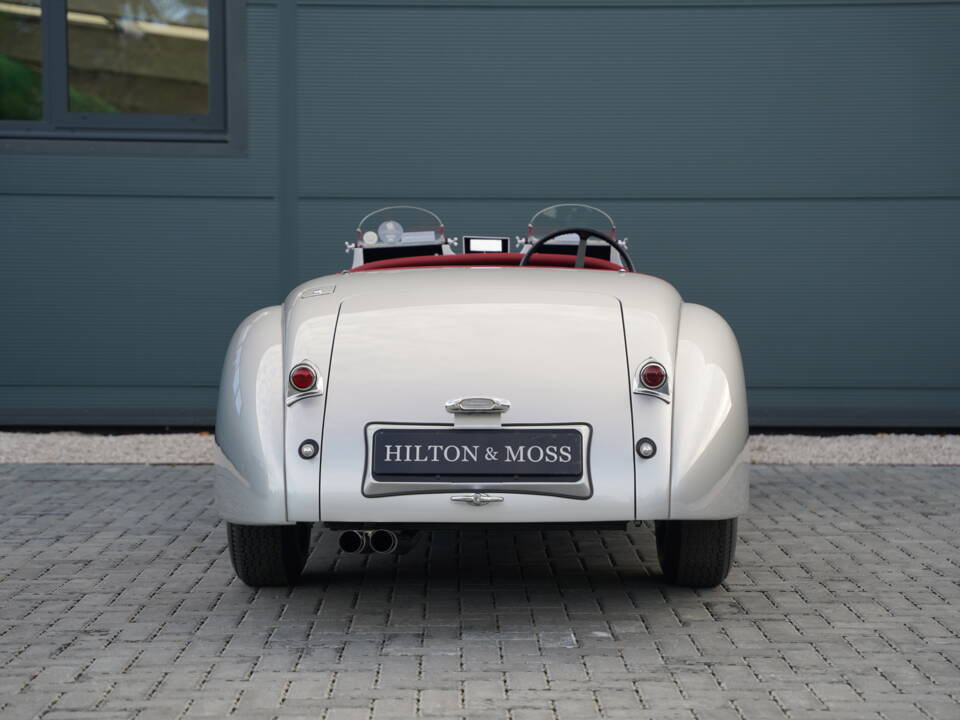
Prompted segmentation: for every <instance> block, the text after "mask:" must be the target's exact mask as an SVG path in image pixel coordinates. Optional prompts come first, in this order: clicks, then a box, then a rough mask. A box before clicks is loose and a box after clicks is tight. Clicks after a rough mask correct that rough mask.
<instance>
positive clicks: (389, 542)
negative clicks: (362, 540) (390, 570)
mask: <svg viewBox="0 0 960 720" xmlns="http://www.w3.org/2000/svg"><path fill="white" fill-rule="evenodd" d="M399 547H400V539H399V538H398V537H397V534H396V533H395V532H394V531H393V530H384V529H382V528H381V529H379V530H372V531H371V532H370V549H371V550H373V551H374V552H378V553H392V552H396V551H397V548H399Z"/></svg>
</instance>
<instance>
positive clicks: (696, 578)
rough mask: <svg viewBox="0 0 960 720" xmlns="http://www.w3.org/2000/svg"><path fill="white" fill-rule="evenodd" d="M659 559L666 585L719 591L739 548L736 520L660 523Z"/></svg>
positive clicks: (671, 521)
mask: <svg viewBox="0 0 960 720" xmlns="http://www.w3.org/2000/svg"><path fill="white" fill-rule="evenodd" d="M655 528H656V535H657V556H658V557H659V558H660V567H661V568H662V569H663V575H664V577H665V578H666V579H667V581H669V582H671V583H673V584H675V585H684V586H686V587H704V588H712V587H716V586H717V585H719V584H720V583H722V582H723V581H724V579H725V578H726V577H727V573H729V572H730V565H731V563H732V562H733V554H734V552H735V550H736V548H737V518H730V519H729V520H657V521H656V523H655Z"/></svg>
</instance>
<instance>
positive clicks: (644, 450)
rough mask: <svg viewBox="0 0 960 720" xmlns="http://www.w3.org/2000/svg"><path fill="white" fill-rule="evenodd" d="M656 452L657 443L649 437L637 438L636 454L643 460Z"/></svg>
mask: <svg viewBox="0 0 960 720" xmlns="http://www.w3.org/2000/svg"><path fill="white" fill-rule="evenodd" d="M656 454H657V444H656V443H655V442H654V441H653V440H651V439H650V438H640V439H639V440H637V455H639V456H640V457H642V458H643V459H644V460H649V459H650V458H652V457H653V456H654V455H656Z"/></svg>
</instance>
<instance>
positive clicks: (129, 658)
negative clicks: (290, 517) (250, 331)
mask: <svg viewBox="0 0 960 720" xmlns="http://www.w3.org/2000/svg"><path fill="white" fill-rule="evenodd" d="M958 527H960V469H958V468H955V467H939V468H933V467H927V468H923V467H917V468H883V467H875V468H862V467H843V466H829V467H811V466H804V467H785V466H777V467H755V468H754V485H753V494H752V509H751V513H750V514H749V515H748V516H747V517H745V518H744V519H743V520H742V521H741V523H740V544H739V548H738V553H737V561H736V563H735V565H734V567H733V570H732V571H731V573H730V576H729V578H728V579H727V582H726V583H724V585H723V586H721V587H720V588H717V589H715V590H697V591H694V590H687V589H683V588H674V587H670V586H668V585H665V584H664V583H662V582H661V580H660V577H659V568H658V566H657V562H656V550H655V547H654V543H653V538H652V534H651V532H650V529H649V528H648V527H646V526H641V527H638V528H636V529H635V530H632V531H631V532H629V533H614V532H603V533H599V532H590V531H577V532H575V533H567V532H559V531H550V532H545V533H530V532H527V533H483V532H477V531H471V532H464V533H455V532H443V533H434V534H433V535H432V537H430V538H427V539H426V540H425V541H423V542H421V543H420V544H419V545H417V547H415V548H414V550H413V551H412V552H410V553H409V554H407V555H404V556H399V557H386V556H361V557H357V556H354V557H350V556H341V555H339V554H338V553H337V550H336V534H335V533H319V532H318V533H317V535H316V536H315V548H314V550H313V553H312V556H311V558H310V561H309V563H308V566H307V570H306V573H305V577H304V581H303V583H302V584H301V585H300V586H298V587H297V588H295V589H293V590H288V589H283V588H281V589H264V590H260V591H256V590H251V589H250V588H247V587H245V586H244V585H243V584H242V583H240V582H239V581H238V580H237V579H236V578H235V577H234V575H233V572H232V569H231V568H230V563H229V559H228V558H227V556H226V543H225V539H224V528H223V526H222V524H221V523H220V521H219V520H218V519H217V517H216V515H215V513H214V511H213V507H212V502H211V471H210V469H209V468H206V467H149V466H69V465H64V466H55V465H46V466H15V465H6V466H0V543H2V547H3V548H4V552H3V554H2V556H0V717H3V718H4V720H6V719H7V718H12V719H16V718H38V717H39V718H43V719H44V720H57V719H58V718H71V719H73V720H76V719H77V718H86V717H90V718H98V719H105V720H112V719H113V718H117V719H120V718H133V717H137V718H141V719H146V720H149V719H151V718H174V717H184V718H219V717H224V716H227V715H230V714H231V713H232V716H233V717H235V718H239V719H243V718H258V719H259V718H262V717H265V716H276V717H280V718H317V717H324V718H326V720H353V719H358V720H359V719H362V720H380V719H383V720H390V719H392V718H414V717H421V718H432V719H434V720H440V719H442V720H450V719H451V718H460V717H463V718H470V720H487V719H491V720H492V719H493V718H496V719H497V720H564V719H565V718H571V719H573V720H584V719H586V718H604V719H606V720H614V719H616V718H632V719H638V718H639V719H643V718H650V719H653V718H656V719H657V720H670V719H671V718H683V719H685V720H691V719H694V718H696V719H697V720H705V719H708V718H716V719H717V720H728V719H729V720H733V719H734V718H738V719H741V720H742V718H759V719H763V720H765V719H766V718H776V717H789V718H790V719H791V720H797V719H800V718H824V719H827V718H829V720H837V719H845V718H867V719H870V720H873V719H880V718H903V719H905V720H908V719H909V718H923V719H924V720H931V718H934V719H935V718H944V719H945V720H954V719H955V718H957V717H960V695H958V693H957V690H956V688H957V686H958V682H957V681H958V680H960V584H958V583H960V534H958V532H957V528H958Z"/></svg>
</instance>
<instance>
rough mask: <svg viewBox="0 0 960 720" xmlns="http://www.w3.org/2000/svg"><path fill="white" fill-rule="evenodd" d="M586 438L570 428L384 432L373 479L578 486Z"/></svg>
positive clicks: (378, 434)
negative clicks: (554, 483)
mask: <svg viewBox="0 0 960 720" xmlns="http://www.w3.org/2000/svg"><path fill="white" fill-rule="evenodd" d="M582 476H583V435H582V434H581V433H580V431H579V430H571V429H521V428H516V429H513V428H511V429H501V430H447V429H410V430H402V429H380V430H377V431H375V432H374V433H373V477H374V479H376V480H391V481H394V482H424V481H428V482H429V481H445V482H469V481H482V482H510V481H516V480H523V481H525V482H531V481H533V482H575V481H577V480H579V479H580V478H581V477H582Z"/></svg>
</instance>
